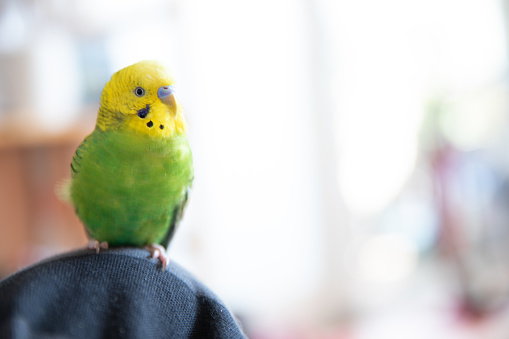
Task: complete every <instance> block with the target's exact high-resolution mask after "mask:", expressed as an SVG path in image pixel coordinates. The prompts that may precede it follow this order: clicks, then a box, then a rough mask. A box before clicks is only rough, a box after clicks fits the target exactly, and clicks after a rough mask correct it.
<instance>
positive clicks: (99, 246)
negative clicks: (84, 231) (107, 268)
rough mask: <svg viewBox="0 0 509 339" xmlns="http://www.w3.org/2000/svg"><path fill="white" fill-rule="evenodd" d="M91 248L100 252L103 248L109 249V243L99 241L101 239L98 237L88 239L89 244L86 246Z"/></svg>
mask: <svg viewBox="0 0 509 339" xmlns="http://www.w3.org/2000/svg"><path fill="white" fill-rule="evenodd" d="M86 248H87V249H89V250H95V252H96V253H99V251H100V250H101V249H103V250H107V249H108V243H107V242H106V241H103V242H99V240H96V239H90V240H89V241H88V244H87V246H86Z"/></svg>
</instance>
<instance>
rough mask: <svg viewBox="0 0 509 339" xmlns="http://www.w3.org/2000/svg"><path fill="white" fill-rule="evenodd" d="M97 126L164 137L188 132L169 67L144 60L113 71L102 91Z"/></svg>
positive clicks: (103, 128) (105, 129)
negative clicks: (167, 68) (168, 70)
mask: <svg viewBox="0 0 509 339" xmlns="http://www.w3.org/2000/svg"><path fill="white" fill-rule="evenodd" d="M97 128H99V129H101V130H103V131H107V130H127V131H132V132H135V133H137V134H142V135H149V136H154V137H161V138H165V137H172V136H173V135H174V134H175V133H176V134H183V133H185V121H184V117H183V116H182V110H181V107H180V105H179V102H178V101H177V98H176V96H175V86H174V81H173V79H172V77H171V76H170V75H169V73H168V72H167V70H166V69H165V68H164V67H163V66H162V65H161V64H160V63H159V62H157V61H140V62H138V63H136V64H134V65H131V66H128V67H126V68H123V69H121V70H120V71H118V72H116V73H115V74H113V76H112V77H111V79H110V81H108V83H107V84H106V85H105V86H104V90H103V92H102V96H101V106H100V108H99V115H98V117H97Z"/></svg>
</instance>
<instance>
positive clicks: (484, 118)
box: [0, 0, 509, 339]
mask: <svg viewBox="0 0 509 339" xmlns="http://www.w3.org/2000/svg"><path fill="white" fill-rule="evenodd" d="M508 20H509V1H508V0H466V1H465V0H462V1H460V0H411V1H408V0H386V1H376V0H362V1H354V0H295V1H290V0H270V1H269V0H258V1H249V0H246V1H234V0H217V1H214V2H212V1H204V0H187V1H183V0H144V1H133V0H123V1H120V0H111V1H99V0H87V1H85V0H76V1H65V0H47V1H36V0H21V1H19V0H16V1H15V0H2V1H0V277H5V276H7V275H9V274H11V273H13V272H16V271H17V270H19V269H21V268H23V267H26V266H27V265H30V264H32V263H34V262H37V261H39V260H41V259H43V258H46V257H48V256H50V255H53V254H56V253H60V252H63V251H68V250H72V249H75V248H77V247H79V246H83V245H85V243H86V241H87V239H86V236H85V232H84V230H83V227H82V226H81V224H80V223H79V221H78V220H77V219H76V217H75V216H74V213H73V210H72V208H71V207H70V206H68V205H66V204H64V203H62V202H60V201H58V199H57V198H56V196H55V193H54V187H55V185H56V184H57V183H58V182H59V181H60V180H62V179H64V178H68V177H69V176H70V170H69V164H70V160H71V157H72V154H73V152H74V150H75V149H76V147H77V145H78V144H79V142H80V141H81V140H82V139H83V138H84V136H86V135H87V134H88V133H90V132H91V131H92V129H93V128H94V123H95V118H96V112H97V109H98V102H99V98H100V94H101V90H102V88H103V86H104V84H105V83H106V82H107V81H108V80H109V78H110V76H111V74H112V73H113V72H115V71H117V70H119V69H120V68H123V67H125V66H128V65H130V64H132V63H134V62H137V61H139V60H142V59H159V60H161V61H163V62H165V63H166V64H168V65H170V67H171V69H172V71H173V74H174V77H175V78H176V80H177V86H178V87H177V88H178V96H179V100H180V102H181V103H182V104H183V106H184V109H185V112H186V117H187V120H188V124H189V135H190V140H191V145H192V148H193V153H194V157H195V182H194V188H193V192H192V196H191V199H190V204H189V207H188V210H187V213H186V216H185V218H184V224H183V225H182V226H181V227H180V228H179V232H177V235H176V237H175V239H174V241H173V242H172V245H171V246H170V250H169V253H170V256H171V258H172V260H175V261H177V262H179V263H180V264H182V265H183V266H185V267H186V268H187V269H188V270H190V271H191V272H192V273H194V274H195V275H196V276H197V277H198V278H199V279H201V280H202V281H204V282H205V283H206V284H207V285H208V286H209V287H211V288H212V289H213V290H214V291H215V292H216V293H217V294H218V295H219V296H220V297H221V298H222V299H223V300H224V301H225V302H226V303H227V304H228V305H229V306H230V308H231V309H232V310H233V312H234V313H235V314H236V315H237V316H238V317H239V318H240V319H241V321H242V323H243V326H244V328H245V330H246V332H247V333H248V335H249V336H250V337H251V338H259V339H264V338H268V339H271V338H274V339H290V338H348V339H375V338H376V339H385V338H391V339H399V338H405V339H406V338H417V339H420V338H422V339H424V338H426V339H427V338H436V339H439V338H447V339H450V338H452V339H455V338H461V339H463V338H483V339H499V338H500V339H503V338H507V337H508V335H509V334H508V333H509V321H508V320H509V303H508V302H509V155H508V153H509V91H508V85H509V78H508V61H509V56H508V50H509V49H508V46H509V38H508V32H509V29H508V22H509V21H508Z"/></svg>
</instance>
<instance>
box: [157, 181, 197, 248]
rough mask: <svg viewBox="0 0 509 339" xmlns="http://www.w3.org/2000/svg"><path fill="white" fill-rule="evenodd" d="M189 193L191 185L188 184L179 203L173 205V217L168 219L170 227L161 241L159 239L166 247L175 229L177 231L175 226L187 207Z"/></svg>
mask: <svg viewBox="0 0 509 339" xmlns="http://www.w3.org/2000/svg"><path fill="white" fill-rule="evenodd" d="M190 193H191V186H188V187H187V189H186V193H185V194H184V197H183V199H182V200H181V202H180V204H178V205H177V206H175V209H174V210H173V217H172V218H171V221H170V227H169V228H168V232H167V233H166V236H165V237H164V239H163V241H161V243H160V244H161V245H163V246H164V247H166V248H167V247H168V245H169V244H170V241H171V239H172V238H173V236H174V235H175V231H177V228H178V226H179V224H180V220H182V216H183V215H184V211H185V209H186V207H187V202H188V199H189V194H190Z"/></svg>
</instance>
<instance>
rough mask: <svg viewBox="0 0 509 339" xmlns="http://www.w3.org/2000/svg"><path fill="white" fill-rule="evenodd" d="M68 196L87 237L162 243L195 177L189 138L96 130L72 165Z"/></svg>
mask: <svg viewBox="0 0 509 339" xmlns="http://www.w3.org/2000/svg"><path fill="white" fill-rule="evenodd" d="M71 171H72V182H71V187H70V197H71V201H72V203H73V205H74V207H75V210H76V213H77V215H78V217H79V218H80V219H81V221H82V222H83V223H84V225H85V227H86V229H87V231H88V233H89V235H90V236H91V238H93V239H96V240H98V241H99V242H103V241H105V242H107V243H108V244H109V245H110V246H145V245H150V244H161V245H163V246H166V245H167V244H168V243H169V241H170V240H171V237H172V235H173V233H174V232H175V229H176V227H177V225H178V223H179V221H180V219H181V217H182V214H183V210H184V207H185V205H186V201H187V197H188V192H189V189H190V187H191V184H192V180H193V163H192V156H191V150H190V148H189V144H188V141H187V138H186V137H185V135H184V136H174V137H173V138H171V139H162V140H153V139H152V138H150V136H147V135H139V134H135V133H129V132H120V131H117V132H115V133H112V132H103V131H101V130H99V129H97V128H96V130H95V131H94V132H93V133H92V134H91V135H90V136H88V137H87V138H86V139H85V140H84V141H83V142H82V143H81V145H80V146H79V147H78V149H77V150H76V153H75V155H74V158H73V160H72V164H71Z"/></svg>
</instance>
